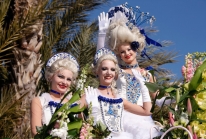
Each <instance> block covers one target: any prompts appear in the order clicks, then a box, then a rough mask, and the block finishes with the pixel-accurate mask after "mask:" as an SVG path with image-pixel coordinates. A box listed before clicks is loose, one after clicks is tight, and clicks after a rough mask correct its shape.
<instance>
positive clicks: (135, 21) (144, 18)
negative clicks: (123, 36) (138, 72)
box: [108, 2, 162, 59]
mask: <svg viewBox="0 0 206 139" xmlns="http://www.w3.org/2000/svg"><path fill="white" fill-rule="evenodd" d="M119 12H121V13H123V15H124V16H125V19H126V25H127V26H128V28H129V29H130V30H132V29H133V28H138V30H139V31H140V33H141V34H142V35H144V36H145V41H146V42H147V44H148V45H151V44H152V45H155V46H159V47H162V45H161V44H160V43H158V42H156V41H154V40H152V39H150V38H149V37H148V36H147V35H146V33H145V30H144V29H141V28H140V25H142V24H143V23H145V22H147V23H148V22H149V23H150V25H151V26H152V24H153V22H154V21H155V20H156V19H155V17H154V16H150V15H149V13H148V12H142V11H140V7H139V6H136V7H131V6H129V5H128V3H127V2H126V3H125V4H122V5H119V6H115V7H112V8H110V9H109V11H108V18H111V21H113V20H119V18H123V17H122V16H121V15H120V16H121V17H119V18H118V16H119V14H118V13H119ZM122 20H123V19H122ZM141 56H142V57H144V56H146V57H148V58H149V59H150V57H149V56H148V55H147V54H146V48H144V49H143V51H142V52H141Z"/></svg>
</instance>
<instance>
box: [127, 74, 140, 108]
mask: <svg viewBox="0 0 206 139" xmlns="http://www.w3.org/2000/svg"><path fill="white" fill-rule="evenodd" d="M123 74H124V77H125V79H126V82H127V84H126V91H127V92H126V96H127V100H128V101H130V102H131V103H133V104H136V103H137V101H138V99H139V97H140V95H141V90H140V84H139V81H138V80H137V79H136V78H135V77H134V76H133V75H131V74H128V73H125V72H124V73H123Z"/></svg>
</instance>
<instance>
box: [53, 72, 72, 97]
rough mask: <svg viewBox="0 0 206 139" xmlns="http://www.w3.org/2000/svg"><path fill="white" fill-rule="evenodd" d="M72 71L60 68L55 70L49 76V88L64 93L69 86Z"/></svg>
mask: <svg viewBox="0 0 206 139" xmlns="http://www.w3.org/2000/svg"><path fill="white" fill-rule="evenodd" d="M72 78H73V73H72V72H71V71H70V70H67V69H62V70H59V71H58V72H56V73H55V74H54V75H53V76H52V78H51V82H52V84H51V89H52V90H55V91H57V92H59V93H60V94H64V93H66V92H67V91H68V89H69V87H70V86H71V83H72Z"/></svg>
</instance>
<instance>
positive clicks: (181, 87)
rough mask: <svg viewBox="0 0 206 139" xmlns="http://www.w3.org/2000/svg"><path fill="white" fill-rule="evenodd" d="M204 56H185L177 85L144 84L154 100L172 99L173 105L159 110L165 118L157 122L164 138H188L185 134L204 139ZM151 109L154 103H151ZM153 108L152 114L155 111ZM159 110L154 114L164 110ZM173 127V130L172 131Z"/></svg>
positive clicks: (205, 74) (205, 71)
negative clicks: (155, 91) (155, 92)
mask: <svg viewBox="0 0 206 139" xmlns="http://www.w3.org/2000/svg"><path fill="white" fill-rule="evenodd" d="M205 58H206V53H198V52H197V53H193V54H188V55H186V56H185V65H184V66H183V67H182V75H183V77H184V81H183V82H182V83H179V84H173V85H169V86H163V85H158V84H152V83H146V85H147V87H148V88H149V90H150V91H151V90H152V91H154V90H159V95H158V96H157V97H156V98H157V99H159V98H162V96H165V92H166V93H167V97H166V99H175V103H174V104H171V105H167V106H164V103H163V106H162V108H165V107H166V108H165V109H167V111H168V113H169V114H168V116H163V118H160V122H161V123H162V124H163V126H164V129H163V131H164V132H166V131H167V130H168V129H170V128H172V129H173V130H172V131H171V132H168V133H167V135H165V137H172V138H181V139H184V138H188V133H189V134H190V135H192V136H193V138H194V139H197V138H206V60H205ZM153 104H154V105H155V101H154V103H153ZM154 105H153V108H152V112H153V111H154V109H155V107H154ZM162 108H161V109H160V110H159V111H158V113H161V114H165V113H164V112H162V111H163V110H165V109H162ZM180 126H181V127H183V128H187V130H188V131H189V132H186V130H180V129H179V127H180ZM175 127H177V128H175Z"/></svg>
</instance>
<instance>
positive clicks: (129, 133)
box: [92, 91, 160, 139]
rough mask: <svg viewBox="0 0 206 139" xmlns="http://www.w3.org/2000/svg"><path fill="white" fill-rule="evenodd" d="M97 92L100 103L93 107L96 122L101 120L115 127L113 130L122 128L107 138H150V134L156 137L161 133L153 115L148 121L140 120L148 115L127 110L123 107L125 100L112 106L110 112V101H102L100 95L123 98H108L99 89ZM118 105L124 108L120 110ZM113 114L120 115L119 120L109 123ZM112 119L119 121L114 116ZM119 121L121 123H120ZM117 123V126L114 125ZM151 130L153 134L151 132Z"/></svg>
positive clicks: (112, 127)
mask: <svg viewBox="0 0 206 139" xmlns="http://www.w3.org/2000/svg"><path fill="white" fill-rule="evenodd" d="M97 92H98V93H99V96H98V100H99V105H98V106H95V107H94V106H93V107H92V116H93V117H94V122H98V121H101V122H102V123H104V124H105V125H107V127H108V128H109V129H113V130H115V129H120V130H119V132H118V133H117V132H111V134H110V135H109V137H107V138H106V139H110V138H111V139H150V135H151V137H156V136H159V135H160V132H157V130H156V129H155V128H156V126H155V124H154V122H153V120H152V119H151V117H150V119H151V120H150V121H147V120H143V121H142V119H141V120H139V118H140V117H142V118H143V119H144V118H145V117H147V116H139V115H135V114H132V113H130V112H127V111H125V110H124V108H123V102H120V103H116V104H115V105H114V106H112V111H111V112H110V106H109V104H110V103H109V102H106V103H104V102H103V103H102V102H100V99H99V97H101V98H103V99H107V100H108V99H110V100H118V99H121V98H120V97H117V98H115V99H111V98H106V97H105V96H102V95H101V93H100V92H99V91H97ZM105 104H107V106H105ZM117 106H120V108H122V109H118V110H119V111H118V110H117ZM115 108H116V109H115ZM109 112H110V115H109V116H108V115H107V114H108V113H109ZM115 114H116V115H115ZM105 115H106V116H105ZM113 116H114V117H118V116H119V117H120V119H119V122H116V123H112V124H109V123H110V122H109V121H108V119H110V118H111V117H113ZM148 117H149V116H148ZM112 121H118V119H117V118H116V119H115V118H114V119H112ZM112 121H111V122H112ZM117 123H119V125H118V124H117ZM115 124H116V125H117V126H114V125H115ZM109 126H111V127H109ZM153 127H155V128H153ZM150 130H151V133H152V134H150ZM110 131H111V130H110Z"/></svg>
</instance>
